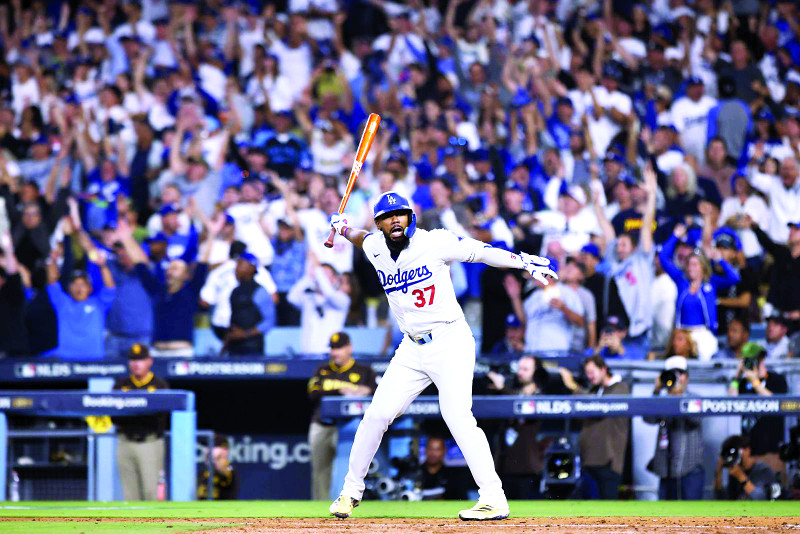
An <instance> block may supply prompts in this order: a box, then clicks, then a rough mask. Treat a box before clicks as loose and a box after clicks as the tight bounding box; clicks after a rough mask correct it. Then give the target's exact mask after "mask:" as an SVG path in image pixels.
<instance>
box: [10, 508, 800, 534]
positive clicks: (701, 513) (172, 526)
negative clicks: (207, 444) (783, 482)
mask: <svg viewBox="0 0 800 534" xmlns="http://www.w3.org/2000/svg"><path fill="white" fill-rule="evenodd" d="M470 505H471V503H465V502H446V501H437V502H382V501H367V502H364V503H363V504H362V505H361V506H360V507H359V508H358V510H357V513H356V514H354V516H355V515H357V516H358V518H362V519H363V518H406V519H412V518H420V519H422V518H449V519H452V518H453V517H454V513H455V512H456V511H457V510H459V509H460V508H465V507H468V506H470ZM511 510H512V514H513V517H515V518H543V517H555V518H574V517H597V518H603V517H652V518H657V517H718V518H725V517H731V518H742V517H775V518H777V517H796V516H800V503H798V502H797V501H795V502H792V501H779V502H708V501H706V502H645V501H622V502H600V501H516V502H512V503H511ZM328 516H329V514H328V503H327V502H309V501H233V502H219V501H218V502H185V503H180V502H174V503H173V502H143V503H124V502H113V503H88V502H67V501H57V502H18V503H11V502H5V503H0V532H2V533H3V534H44V533H48V534H49V533H56V532H57V533H59V534H61V533H65V534H79V533H86V534H94V533H104V534H108V533H116V532H121V533H131V534H139V533H144V532H146V533H156V534H163V533H167V532H170V533H175V532H193V531H198V530H204V531H208V530H213V529H215V528H219V527H229V528H230V527H235V526H236V525H237V524H239V523H237V522H236V521H235V519H237V518H240V519H242V520H246V519H252V518H326V517H328ZM8 518H27V519H25V520H18V519H17V520H8ZM39 518H47V519H39ZM55 518H59V519H60V518H64V519H66V520H65V521H58V520H54V519H55ZM68 518H84V519H83V520H80V521H76V520H75V519H68ZM221 518H226V519H229V520H231V519H232V520H233V521H227V522H224V523H222V522H220V523H215V522H214V520H215V519H221ZM86 519H89V520H86ZM92 519H97V520H98V521H93V520H92ZM101 519H102V521H100V520H101ZM136 519H141V521H139V522H137V521H136ZM199 519H203V520H206V521H204V522H203V523H187V522H186V520H199ZM109 520H114V521H113V522H109ZM118 520H119V521H118ZM125 520H127V521H125ZM154 520H156V521H154ZM171 520H174V521H175V522H171Z"/></svg>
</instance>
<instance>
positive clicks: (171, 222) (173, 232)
mask: <svg viewBox="0 0 800 534" xmlns="http://www.w3.org/2000/svg"><path fill="white" fill-rule="evenodd" d="M158 213H159V214H160V215H161V227H162V228H163V230H162V231H161V232H159V233H158V234H156V236H155V237H154V239H156V238H160V239H164V240H165V241H166V242H167V259H169V260H174V259H178V258H180V259H181V260H183V261H184V262H186V263H191V262H193V261H194V260H195V259H196V258H197V230H195V229H194V225H193V224H189V231H188V232H187V233H185V234H184V233H181V231H180V221H179V220H178V215H180V213H181V207H180V206H179V205H178V204H167V205H165V206H164V207H162V208H161V210H159V212H158Z"/></svg>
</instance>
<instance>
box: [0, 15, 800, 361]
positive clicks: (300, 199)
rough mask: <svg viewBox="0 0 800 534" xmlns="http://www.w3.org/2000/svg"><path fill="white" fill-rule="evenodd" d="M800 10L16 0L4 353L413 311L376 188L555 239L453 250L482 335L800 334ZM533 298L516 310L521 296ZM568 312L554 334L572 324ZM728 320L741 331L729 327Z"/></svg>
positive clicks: (110, 350) (460, 219)
mask: <svg viewBox="0 0 800 534" xmlns="http://www.w3.org/2000/svg"><path fill="white" fill-rule="evenodd" d="M798 20H800V13H798V8H797V5H796V2H794V1H787V0H777V1H775V2H756V1H754V0H736V1H732V2H731V1H725V2H717V1H714V0H697V1H695V2H684V1H682V0H672V1H669V2H667V1H665V0H653V1H646V2H642V3H635V4H634V3H629V2H621V1H619V2H617V1H614V0H604V1H591V0H551V1H546V0H530V1H524V0H522V1H507V0H477V1H476V0H470V1H463V0H452V1H450V2H449V3H440V4H436V3H425V1H424V0H410V1H409V2H408V3H407V4H399V3H393V2H388V1H383V0H373V1H369V2H367V1H338V0H289V2H288V4H287V3H284V2H271V1H270V2H262V1H259V0H248V1H232V2H231V1H224V2H223V1H213V0H212V1H203V2H189V1H181V0H178V1H174V2H173V1H170V2H167V1H166V0H145V1H142V2H138V1H136V0H134V1H129V2H122V1H115V0H97V1H80V2H77V1H76V2H67V1H57V0H53V1H49V2H43V1H34V2H30V3H28V2H22V1H20V0H12V1H11V2H9V3H5V4H3V5H2V6H0V39H1V42H2V54H1V55H0V57H2V59H0V92H2V107H1V108H0V148H2V150H1V151H0V197H2V203H1V204H0V247H2V264H3V265H2V271H0V284H1V286H0V353H2V354H4V355H10V356H17V355H38V354H42V355H48V356H57V357H61V358H65V359H100V358H104V357H108V356H111V357H117V356H119V355H120V354H123V353H125V352H126V351H127V350H128V349H129V348H130V347H131V346H132V345H133V344H136V343H143V344H145V345H148V346H151V347H152V351H153V354H154V355H156V356H158V355H165V354H166V355H176V354H178V355H185V354H191V353H192V351H193V332H194V328H195V325H196V321H199V319H198V318H197V312H198V311H206V310H209V311H210V312H211V314H210V324H211V326H212V327H213V331H214V333H215V334H216V335H217V336H218V337H219V339H220V341H221V343H222V346H223V351H224V352H226V353H229V354H254V353H263V351H264V346H263V336H264V334H265V333H266V332H267V331H268V330H269V329H270V328H272V327H273V326H274V325H302V332H303V335H302V347H300V348H299V350H300V351H302V352H306V353H325V352H327V340H328V339H329V338H330V335H331V334H332V333H334V332H338V331H339V330H341V328H342V326H343V325H344V324H348V325H360V324H368V325H373V326H374V325H376V324H377V321H378V318H379V317H380V318H381V319H382V317H383V315H382V314H384V313H385V306H384V305H382V304H381V298H382V296H383V295H382V291H381V287H380V285H379V284H378V283H377V277H376V276H375V273H374V271H372V270H371V267H369V264H368V263H367V262H366V261H364V259H363V258H362V257H361V256H360V255H359V254H356V253H355V251H354V250H353V247H352V246H351V245H350V244H349V243H347V242H346V241H345V240H343V239H340V240H337V241H336V242H335V246H334V247H333V248H332V249H330V250H329V249H326V248H324V247H323V241H324V240H325V237H326V236H327V234H328V231H329V229H330V227H329V223H328V220H329V219H328V217H329V214H330V213H331V212H333V211H335V210H336V208H337V207H338V204H339V200H340V198H341V196H340V195H341V193H342V191H343V188H344V184H345V181H346V178H347V172H348V170H349V168H350V165H351V162H352V158H353V152H354V149H355V143H356V142H357V139H358V136H359V135H360V130H361V126H362V124H363V121H364V119H365V118H366V116H367V114H368V113H370V112H377V113H379V114H380V115H381V116H382V119H383V122H382V125H381V128H380V130H379V136H378V139H377V140H376V142H375V145H374V146H373V148H372V151H371V153H370V155H369V158H368V162H367V165H366V166H365V168H364V170H363V171H362V173H361V176H360V178H359V181H358V184H357V186H356V187H357V188H356V190H355V191H354V192H353V194H352V196H351V197H350V201H349V203H348V205H347V212H348V213H349V215H350V217H351V221H353V220H355V221H358V225H360V226H363V227H365V228H369V227H371V225H372V217H371V213H372V210H371V202H372V201H373V199H374V198H376V196H377V194H379V193H381V192H383V191H387V190H397V191H398V192H400V193H401V194H403V195H406V196H408V197H410V198H412V199H413V202H414V204H415V207H416V211H417V213H418V217H419V221H420V222H419V224H420V226H421V227H423V228H434V227H444V228H447V229H449V230H450V231H452V232H454V233H456V234H458V235H464V236H472V237H475V238H477V239H481V240H483V241H486V242H488V243H492V244H493V245H494V246H499V247H505V248H508V249H510V250H523V251H527V252H531V253H536V254H541V255H547V256H549V257H550V258H552V261H553V263H554V264H555V265H556V266H557V267H558V269H559V273H560V277H561V280H560V281H559V282H558V283H553V284H551V285H550V286H548V287H546V288H541V287H536V285H535V284H534V282H533V281H532V280H530V279H524V278H522V277H521V276H518V275H517V274H516V273H510V272H501V271H498V270H495V269H487V270H484V271H481V270H480V268H479V267H477V266H475V265H471V264H470V265H461V264H457V265H454V266H453V278H454V280H455V281H456V284H455V285H456V287H457V288H458V290H459V292H460V295H459V296H460V297H461V298H462V299H465V300H469V299H480V301H481V303H482V309H483V313H482V347H481V349H482V351H483V352H491V351H493V350H495V349H497V350H502V351H508V350H509V349H510V348H511V347H513V348H514V349H515V351H516V350H520V351H525V352H529V353H540V354H564V353H580V354H584V353H586V354H588V355H592V354H595V353H596V354H598V355H601V356H603V357H604V358H606V359H608V358H614V357H624V358H626V359H644V358H647V357H651V358H653V357H666V356H672V355H683V356H686V357H689V358H698V359H701V360H709V359H711V358H714V357H731V356H738V355H740V353H741V349H742V347H743V346H744V345H745V342H746V341H747V332H748V331H749V328H750V324H751V323H752V322H759V321H762V320H766V321H767V329H766V342H767V344H768V346H767V347H766V349H767V352H768V358H785V357H791V356H795V355H798V354H800V337H798V335H797V334H796V332H797V330H798V325H800V259H799V258H800V179H798V174H799V172H800V171H799V169H798V161H799V160H800V107H799V106H800V23H798ZM509 316H511V317H510V318H509ZM542 332H547V335H542ZM720 339H721V340H723V341H722V343H720V341H719V340H720Z"/></svg>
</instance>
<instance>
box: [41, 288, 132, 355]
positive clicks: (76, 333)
mask: <svg viewBox="0 0 800 534" xmlns="http://www.w3.org/2000/svg"><path fill="white" fill-rule="evenodd" d="M116 294H117V291H116V289H114V288H107V287H102V288H101V289H100V290H99V291H97V292H95V293H94V294H93V295H90V296H89V298H87V299H86V300H84V301H81V302H78V301H76V300H74V299H73V298H72V297H71V296H69V295H68V294H67V293H65V292H64V290H63V289H62V288H61V284H60V283H58V282H56V283H53V284H50V285H48V286H47V295H48V296H49V297H50V302H52V304H53V309H54V310H55V311H56V320H57V322H58V346H57V347H56V348H55V349H53V350H51V351H50V352H48V353H46V354H45V355H46V356H58V357H60V358H62V359H64V360H101V359H103V358H104V357H105V345H104V341H105V339H104V333H105V325H106V313H107V312H108V309H109V307H110V306H111V303H112V302H113V301H114V297H115V296H116Z"/></svg>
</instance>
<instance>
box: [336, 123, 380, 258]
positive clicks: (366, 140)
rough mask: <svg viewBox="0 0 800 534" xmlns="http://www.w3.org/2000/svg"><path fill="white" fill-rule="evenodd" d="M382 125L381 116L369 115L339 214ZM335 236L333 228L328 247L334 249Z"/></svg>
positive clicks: (340, 204)
mask: <svg viewBox="0 0 800 534" xmlns="http://www.w3.org/2000/svg"><path fill="white" fill-rule="evenodd" d="M380 123H381V116H380V115H378V114H377V113H370V114H369V118H368V119H367V125H366V126H365V127H364V131H363V132H362V133H361V141H359V142H358V150H357V151H356V157H355V159H354V160H353V168H352V169H350V177H349V178H348V179H347V187H345V190H344V195H343V196H342V201H341V202H340V203H339V213H343V212H344V208H345V206H347V201H348V200H349V199H350V193H351V192H352V191H353V186H354V185H356V180H357V179H358V175H359V173H360V172H361V167H362V165H364V161H365V160H366V159H367V153H369V149H370V147H371V146H372V141H374V140H375V134H377V133H378V126H379V125H380ZM334 235H336V230H335V229H333V228H331V234H330V235H329V236H328V240H327V241H325V246H326V247H328V248H331V247H333V236H334Z"/></svg>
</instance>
